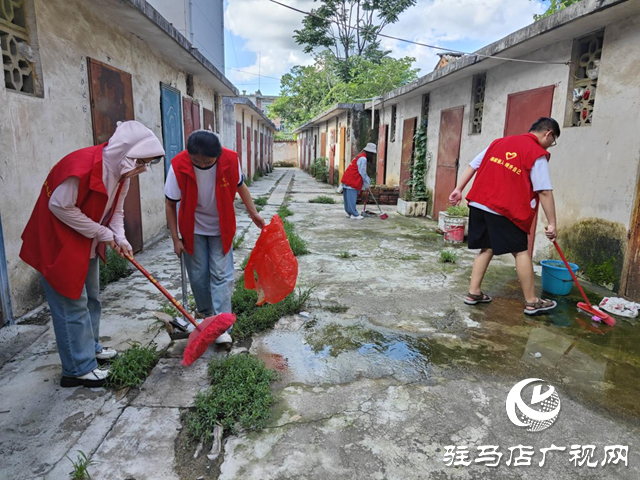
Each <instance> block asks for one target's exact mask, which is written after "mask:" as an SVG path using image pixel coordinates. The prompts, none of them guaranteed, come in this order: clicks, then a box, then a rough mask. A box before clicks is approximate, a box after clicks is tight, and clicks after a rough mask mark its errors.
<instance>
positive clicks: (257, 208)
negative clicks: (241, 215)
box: [256, 207, 264, 213]
mask: <svg viewBox="0 0 640 480" xmlns="http://www.w3.org/2000/svg"><path fill="white" fill-rule="evenodd" d="M262 210H264V207H256V211H257V212H258V213H260V212H261V211H262Z"/></svg>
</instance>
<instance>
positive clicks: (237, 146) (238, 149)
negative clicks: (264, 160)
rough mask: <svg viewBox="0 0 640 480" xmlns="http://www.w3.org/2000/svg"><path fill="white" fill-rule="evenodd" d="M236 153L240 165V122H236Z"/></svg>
mask: <svg viewBox="0 0 640 480" xmlns="http://www.w3.org/2000/svg"><path fill="white" fill-rule="evenodd" d="M236 151H237V152H238V159H239V160H240V165H242V124H241V123H240V122H236ZM245 173H246V171H245Z"/></svg>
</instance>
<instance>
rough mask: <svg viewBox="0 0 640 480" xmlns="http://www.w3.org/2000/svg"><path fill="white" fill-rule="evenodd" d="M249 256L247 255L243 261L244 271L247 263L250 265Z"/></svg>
mask: <svg viewBox="0 0 640 480" xmlns="http://www.w3.org/2000/svg"><path fill="white" fill-rule="evenodd" d="M249 256H250V255H247V256H246V257H244V260H242V264H241V265H240V268H242V270H244V269H245V268H246V266H247V263H249Z"/></svg>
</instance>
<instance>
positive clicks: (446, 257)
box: [440, 250, 458, 263]
mask: <svg viewBox="0 0 640 480" xmlns="http://www.w3.org/2000/svg"><path fill="white" fill-rule="evenodd" d="M457 261H458V254H457V253H456V252H452V251H451V250H440V263H457Z"/></svg>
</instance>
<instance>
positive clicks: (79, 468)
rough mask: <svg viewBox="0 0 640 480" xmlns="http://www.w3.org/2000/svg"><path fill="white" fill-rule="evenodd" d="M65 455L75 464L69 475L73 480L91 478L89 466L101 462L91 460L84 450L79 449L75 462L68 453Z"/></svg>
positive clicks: (89, 479) (87, 479)
mask: <svg viewBox="0 0 640 480" xmlns="http://www.w3.org/2000/svg"><path fill="white" fill-rule="evenodd" d="M65 457H66V458H67V460H69V461H70V462H71V464H72V465H73V472H71V473H70V474H69V477H70V478H71V479H72V480H91V475H90V474H89V467H92V466H93V465H97V464H98V463H99V462H96V461H95V460H89V458H87V455H86V454H85V453H84V452H83V451H82V450H78V456H77V457H76V460H75V462H74V461H73V460H71V458H69V456H68V455H65Z"/></svg>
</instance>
